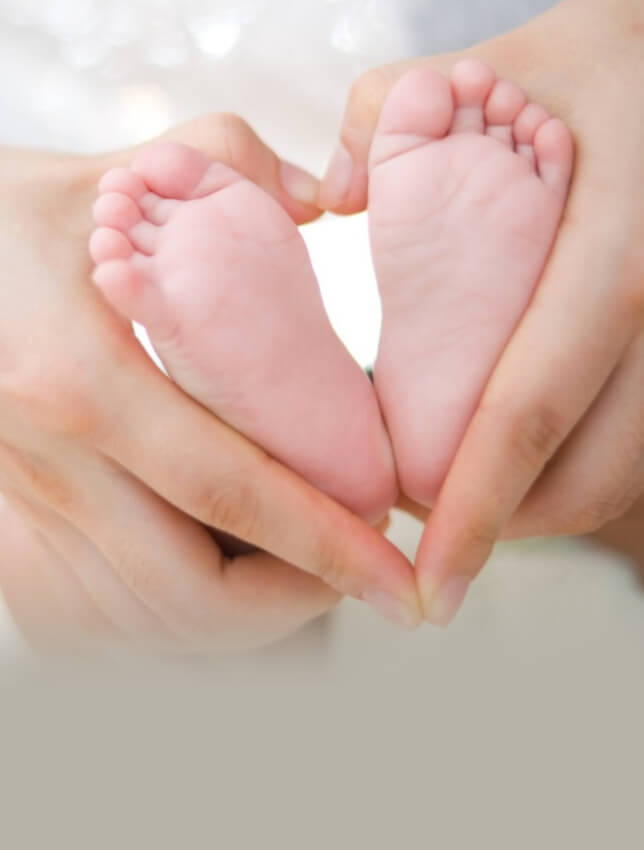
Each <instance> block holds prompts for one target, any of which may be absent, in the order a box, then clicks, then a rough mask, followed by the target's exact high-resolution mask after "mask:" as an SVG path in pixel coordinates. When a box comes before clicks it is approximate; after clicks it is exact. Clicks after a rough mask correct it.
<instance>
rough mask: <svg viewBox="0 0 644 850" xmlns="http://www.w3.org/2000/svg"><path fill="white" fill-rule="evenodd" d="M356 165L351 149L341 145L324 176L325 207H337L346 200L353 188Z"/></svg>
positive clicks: (323, 194)
mask: <svg viewBox="0 0 644 850" xmlns="http://www.w3.org/2000/svg"><path fill="white" fill-rule="evenodd" d="M354 170H355V166H354V163H353V159H352V157H351V154H350V153H349V151H348V150H347V149H346V148H345V147H344V145H339V146H338V148H337V150H336V152H335V153H334V154H333V156H332V157H331V161H330V162H329V165H328V167H327V170H326V174H325V175H324V177H323V178H322V187H321V189H320V200H321V202H323V205H324V207H325V208H328V209H336V208H337V207H340V206H342V204H343V203H344V202H345V201H346V199H347V197H348V195H349V192H350V190H351V184H352V182H353V175H354Z"/></svg>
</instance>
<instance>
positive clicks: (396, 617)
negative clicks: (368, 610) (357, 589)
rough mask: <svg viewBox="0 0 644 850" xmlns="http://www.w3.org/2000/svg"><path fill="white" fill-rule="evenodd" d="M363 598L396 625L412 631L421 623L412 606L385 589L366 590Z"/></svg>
mask: <svg viewBox="0 0 644 850" xmlns="http://www.w3.org/2000/svg"><path fill="white" fill-rule="evenodd" d="M362 598H363V599H364V601H365V602H366V603H367V605H370V606H371V607H372V608H373V609H375V610H376V611H377V612H378V613H379V614H380V615H381V616H383V617H384V618H385V620H389V622H390V623H394V625H396V626H402V628H403V629H407V630H409V631H412V630H413V629H415V628H417V627H418V626H419V625H420V623H421V620H420V618H419V617H418V615H417V614H415V613H414V612H413V611H412V610H411V608H409V607H408V606H407V605H405V603H404V602H402V600H400V599H397V598H396V597H395V596H392V595H391V594H389V593H387V592H386V591H385V590H366V591H365V592H364V593H363V594H362Z"/></svg>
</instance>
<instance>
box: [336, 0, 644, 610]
mask: <svg viewBox="0 0 644 850" xmlns="http://www.w3.org/2000/svg"><path fill="white" fill-rule="evenodd" d="M464 56H476V57H478V58H480V59H483V60H485V61H487V62H489V63H490V64H491V65H492V66H493V67H494V68H495V69H496V70H497V71H499V72H500V73H502V74H505V75H506V76H507V77H508V78H510V79H513V80H515V81H517V82H519V83H520V84H521V85H522V86H523V87H524V88H525V90H526V91H527V92H528V93H529V94H530V96H531V97H533V98H534V99H535V100H536V101H537V102H541V103H543V104H544V105H545V106H546V107H547V108H549V109H550V110H551V111H552V113H553V114H554V115H558V116H559V117H561V118H563V119H564V120H565V121H566V122H567V123H568V125H569V126H570V127H571V129H572V130H573V132H574V134H575V136H576V139H577V143H578V151H577V169H576V175H575V179H574V183H573V187H572V193H571V197H570V201H569V205H568V210H567V213H566V216H565V220H564V222H563V224H562V227H561V231H560V234H559V238H558V241H557V244H556V248H555V250H554V252H553V255H552V257H551V261H550V263H549V265H548V268H547V270H546V272H545V275H544V277H543V280H542V282H541V285H540V287H539V289H538V291H537V293H536V296H535V298H534V299H533V303H532V305H531V307H530V309H529V310H528V312H527V314H526V316H525V317H524V320H523V321H522V323H521V325H520V327H519V328H518V329H517V331H516V333H515V335H514V337H513V339H512V340H511V342H510V344H509V345H508V347H507V349H506V351H505V353H504V355H503V357H502V359H501V360H500V362H499V363H498V365H497V369H496V371H495V373H494V375H493V377H492V379H491V380H490V382H489V384H488V387H487V390H486V393H485V395H484V398H483V400H482V401H481V404H480V406H479V409H478V411H477V413H476V414H475V416H474V418H473V420H472V422H471V425H470V428H469V430H468V432H467V434H466V436H465V438H464V439H463V442H462V444H461V446H460V450H459V452H458V455H457V457H456V459H455V461H454V464H453V467H452V469H451V471H450V473H449V475H448V478H447V480H446V482H445V484H444V487H443V490H442V492H441V494H440V496H439V499H438V502H437V504H436V506H435V508H434V510H433V512H432V514H431V516H430V518H429V521H428V524H427V528H426V531H425V534H424V537H423V541H422V544H421V547H420V550H419V554H418V562H417V568H418V574H419V584H420V590H421V596H422V600H423V604H424V608H425V612H426V616H427V618H428V619H429V620H431V621H433V622H437V623H440V624H445V623H447V622H449V620H450V619H451V618H452V617H453V615H454V614H455V612H456V610H457V609H458V607H459V605H460V603H461V601H462V599H463V597H464V596H465V593H466V591H467V588H468V585H469V583H470V581H471V580H472V579H473V578H474V577H475V576H476V575H477V573H478V572H479V570H480V569H481V568H482V566H483V565H484V563H485V561H486V559H487V557H488V555H489V554H490V551H491V549H492V546H493V545H494V543H495V541H496V540H497V539H499V538H500V537H501V536H506V537H526V536H537V535H551V534H581V533H587V532H592V531H594V530H596V529H598V528H600V527H601V526H603V525H604V524H605V523H607V522H608V521H609V520H611V519H612V518H614V517H615V516H619V515H620V514H623V513H624V512H625V511H626V510H627V509H628V508H629V506H630V505H631V504H632V503H633V502H634V501H635V500H636V498H637V497H638V495H639V494H641V493H642V492H643V491H644V331H643V329H644V249H643V247H642V246H643V245H644V240H643V237H644V200H643V198H644V159H643V158H642V150H643V149H644V101H643V100H642V97H641V93H642V91H643V90H644V10H643V9H642V5H641V3H640V2H638V0H566V2H563V3H561V4H560V5H559V6H557V7H555V8H554V9H552V10H551V11H550V12H548V13H546V14H545V15H543V16H541V17H540V18H537V19H535V20H534V21H532V22H531V23H530V24H528V25H527V26H525V27H523V28H521V29H518V30H516V31H514V32H511V33H509V34H507V35H504V36H502V37H500V38H497V39H494V40H493V41H490V42H487V43H485V44H482V45H479V46H477V47H475V48H473V49H471V50H468V51H465V52H464V53H459V54H453V55H447V56H441V57H436V58H430V59H421V60H417V61H415V62H412V63H407V64H401V65H393V66H389V67H386V68H380V69H378V70H375V71H372V72H370V73H368V74H366V75H365V76H364V77H362V78H361V79H360V80H358V82H357V83H356V85H355V86H354V88H353V91H352V93H351V96H350V99H349V104H348V107H347V112H346V116H345V120H344V125H343V128H342V146H341V148H340V150H339V153H338V154H336V156H335V157H334V159H333V160H332V163H331V166H330V169H329V172H328V173H327V176H326V178H325V180H324V181H323V184H322V188H321V193H320V203H321V206H322V207H324V208H328V209H333V210H336V211H338V212H343V213H352V212H356V211H358V210H361V209H363V208H364V207H365V204H366V198H367V157H368V151H369V146H370V142H371V138H372V134H373V131H374V128H375V125H376V123H377V120H378V116H379V114H380V109H381V106H382V104H383V102H384V100H385V98H386V96H387V93H388V91H389V90H390V88H391V86H392V84H393V83H394V82H395V80H397V79H398V78H399V77H400V76H401V75H402V74H403V73H405V72H406V71H407V70H408V69H409V68H411V67H417V66H418V65H419V64H420V65H423V64H428V65H430V66H433V67H436V68H437V69H439V70H443V71H445V70H448V69H449V68H451V67H452V65H453V64H454V62H456V61H457V60H458V59H462V58H464Z"/></svg>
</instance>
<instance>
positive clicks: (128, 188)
mask: <svg viewBox="0 0 644 850" xmlns="http://www.w3.org/2000/svg"><path fill="white" fill-rule="evenodd" d="M98 190H99V192H100V193H101V194H102V195H105V194H107V193H108V192H118V193H119V194H121V195H127V196H128V197H129V198H132V200H133V201H138V200H139V199H140V198H142V197H143V195H145V193H146V192H147V191H148V189H147V186H146V185H145V183H144V182H143V180H142V178H141V177H139V175H138V174H135V173H134V171H132V169H131V168H112V169H110V170H109V171H107V172H106V173H105V174H104V175H103V177H102V178H101V180H100V182H99V184H98Z"/></svg>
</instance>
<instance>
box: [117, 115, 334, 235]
mask: <svg viewBox="0 0 644 850" xmlns="http://www.w3.org/2000/svg"><path fill="white" fill-rule="evenodd" d="M162 138H164V139H171V140H172V141H176V142H182V143H183V144H186V145H190V146H191V147H194V148H198V149H199V150H202V151H203V152H204V153H205V154H207V155H208V156H209V157H212V158H213V159H215V160H217V161H218V162H221V163H223V164H224V165H227V166H229V167H230V168H233V169H234V170H235V171H237V172H238V173H239V174H242V175H243V176H244V177H247V178H248V179H249V180H252V181H253V183H256V184H257V185H258V186H260V187H261V188H262V189H264V191H266V192H268V194H269V195H271V196H272V197H273V198H275V200H276V201H278V202H279V203H280V204H281V205H282V206H283V207H284V209H285V210H286V212H287V213H288V214H289V215H290V216H291V218H292V219H293V220H294V221H295V222H296V224H306V223H307V222H310V221H314V220H315V219H316V218H319V216H320V214H321V213H320V210H319V208H318V207H317V197H318V192H319V181H318V180H317V179H316V178H315V177H313V175H311V174H309V173H308V172H307V171H304V170H303V169H301V168H299V167H298V166H296V165H293V164H292V163H290V162H287V161H286V160H282V159H280V157H279V156H278V155H277V154H276V153H275V152H274V151H273V150H272V149H271V148H270V147H268V145H267V144H265V142H264V141H263V140H262V139H261V138H260V137H259V136H258V135H257V133H255V131H254V130H253V129H252V128H251V127H249V125H248V124H247V123H246V122H245V121H244V120H243V119H242V118H239V117H238V116H237V115H230V114H227V113H219V114H217V113H215V114H212V115H206V116H202V117H200V118H196V119H195V120H193V121H189V122H188V123H187V124H182V125H181V126H179V127H173V128H172V129H171V130H169V131H168V132H167V133H165V134H164V135H163V137H162ZM131 159H132V150H128V151H125V152H123V153H121V154H119V155H118V157H117V158H115V157H112V158H111V160H110V167H111V166H113V165H115V164H116V165H118V164H119V163H120V161H121V160H122V162H123V164H125V165H127V164H128V163H129V162H130V160H131Z"/></svg>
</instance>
